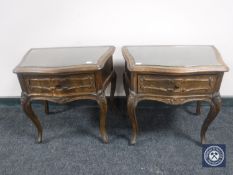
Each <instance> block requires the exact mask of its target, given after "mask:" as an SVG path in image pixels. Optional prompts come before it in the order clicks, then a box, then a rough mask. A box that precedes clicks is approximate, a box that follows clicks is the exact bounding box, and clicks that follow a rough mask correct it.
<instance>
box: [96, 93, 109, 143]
mask: <svg viewBox="0 0 233 175" xmlns="http://www.w3.org/2000/svg"><path fill="white" fill-rule="evenodd" d="M97 102H98V104H99V106H100V135H101V137H102V139H103V141H104V143H108V135H107V132H106V126H105V125H106V115H107V99H106V97H105V95H104V92H101V93H100V94H99V95H98V97H97Z"/></svg>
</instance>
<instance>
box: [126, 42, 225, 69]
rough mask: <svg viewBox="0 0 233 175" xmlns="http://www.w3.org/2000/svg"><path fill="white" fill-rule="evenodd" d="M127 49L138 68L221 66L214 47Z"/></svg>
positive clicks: (132, 47) (138, 47)
mask: <svg viewBox="0 0 233 175" xmlns="http://www.w3.org/2000/svg"><path fill="white" fill-rule="evenodd" d="M127 49H128V51H129V53H130V54H131V55H132V56H133V58H134V61H135V65H136V66H137V65H151V66H152V65H158V66H180V67H189V66H209V65H221V64H220V63H219V62H218V60H217V57H216V53H215V50H214V49H213V47H212V46H129V47H127Z"/></svg>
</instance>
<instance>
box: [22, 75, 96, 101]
mask: <svg viewBox="0 0 233 175" xmlns="http://www.w3.org/2000/svg"><path fill="white" fill-rule="evenodd" d="M24 80H25V83H26V89H27V91H28V93H29V94H41V95H45V94H47V95H50V96H67V95H75V94H81V93H91V92H95V79H94V74H77V75H66V76H45V75H43V76H28V77H24Z"/></svg>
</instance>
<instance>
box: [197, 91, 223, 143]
mask: <svg viewBox="0 0 233 175" xmlns="http://www.w3.org/2000/svg"><path fill="white" fill-rule="evenodd" d="M221 103H222V101H221V97H220V95H217V96H215V97H213V99H212V101H211V102H210V105H211V106H210V111H209V113H208V116H207V118H206V119H205V121H204V123H203V125H202V128H201V143H202V144H205V143H206V139H205V133H206V131H207V129H208V127H209V125H210V124H211V123H212V121H213V120H214V119H215V118H216V116H217V115H218V113H219V111H220V108H221Z"/></svg>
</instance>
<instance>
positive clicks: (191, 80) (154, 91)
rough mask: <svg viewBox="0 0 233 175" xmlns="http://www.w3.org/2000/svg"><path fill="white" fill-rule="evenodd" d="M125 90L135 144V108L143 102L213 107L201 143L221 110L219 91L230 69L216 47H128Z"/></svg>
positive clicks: (124, 51)
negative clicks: (203, 102) (203, 104)
mask: <svg viewBox="0 0 233 175" xmlns="http://www.w3.org/2000/svg"><path fill="white" fill-rule="evenodd" d="M122 53H123V56H124V58H125V73H124V75H123V81H124V87H125V92H126V96H127V99H128V101H127V108H128V114H129V118H130V120H131V123H132V137H131V144H135V143H136V134H137V131H138V124H137V119H136V113H135V108H136V106H137V104H138V102H139V101H141V100H156V101H160V102H164V103H166V104H172V105H178V104H184V103H186V102H190V101H197V109H196V112H197V113H200V102H201V101H206V102H208V103H209V104H210V111H209V113H208V116H207V118H206V119H205V121H204V123H203V125H202V128H201V133H200V136H201V143H202V144H204V143H205V133H206V131H207V129H208V127H209V125H210V124H211V122H212V121H213V120H214V119H215V117H216V116H217V114H218V112H219V111H220V107H221V97H220V94H219V89H220V85H221V81H222V77H223V74H224V72H226V71H228V70H229V69H228V67H227V66H226V64H225V63H224V62H223V60H222V58H221V56H220V54H219V52H218V51H217V49H216V48H215V47H214V46H125V47H123V48H122Z"/></svg>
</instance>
